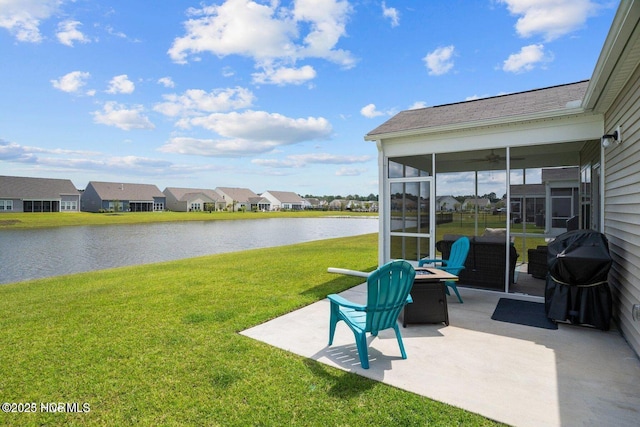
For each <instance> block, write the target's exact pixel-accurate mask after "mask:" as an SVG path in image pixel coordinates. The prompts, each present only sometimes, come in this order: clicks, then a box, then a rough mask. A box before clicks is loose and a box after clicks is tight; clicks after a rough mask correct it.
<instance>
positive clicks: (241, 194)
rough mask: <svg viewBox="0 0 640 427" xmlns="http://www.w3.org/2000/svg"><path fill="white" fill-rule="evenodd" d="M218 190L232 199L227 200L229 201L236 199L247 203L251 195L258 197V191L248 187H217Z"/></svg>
mask: <svg viewBox="0 0 640 427" xmlns="http://www.w3.org/2000/svg"><path fill="white" fill-rule="evenodd" d="M216 191H217V192H218V193H220V194H221V195H226V196H228V197H230V198H231V199H232V200H226V202H227V203H232V202H233V201H234V200H235V201H236V202H239V203H247V202H249V199H250V198H251V197H258V195H257V194H256V193H254V192H253V191H251V190H249V189H248V188H235V187H216Z"/></svg>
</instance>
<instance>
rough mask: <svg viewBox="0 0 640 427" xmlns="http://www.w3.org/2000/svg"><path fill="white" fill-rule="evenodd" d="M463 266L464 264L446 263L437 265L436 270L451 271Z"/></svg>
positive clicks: (463, 267)
mask: <svg viewBox="0 0 640 427" xmlns="http://www.w3.org/2000/svg"><path fill="white" fill-rule="evenodd" d="M464 269H465V266H464V265H448V266H446V267H438V270H443V271H446V272H449V271H452V270H464Z"/></svg>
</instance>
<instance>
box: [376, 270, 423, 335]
mask: <svg viewBox="0 0 640 427" xmlns="http://www.w3.org/2000/svg"><path fill="white" fill-rule="evenodd" d="M415 276H416V272H415V270H414V268H413V266H412V265H411V264H410V263H408V262H407V261H404V260H397V261H391V262H388V263H387V264H385V265H383V266H381V267H379V268H378V269H377V270H376V271H374V272H373V273H371V274H370V275H369V277H368V278H367V310H366V311H367V325H366V330H367V332H371V333H373V334H377V332H378V331H381V330H383V329H387V328H390V327H392V326H393V324H394V323H395V322H396V321H397V319H398V315H399V314H400V310H402V308H403V307H404V306H405V304H406V301H407V296H408V295H409V292H411V287H412V286H413V279H414V278H415Z"/></svg>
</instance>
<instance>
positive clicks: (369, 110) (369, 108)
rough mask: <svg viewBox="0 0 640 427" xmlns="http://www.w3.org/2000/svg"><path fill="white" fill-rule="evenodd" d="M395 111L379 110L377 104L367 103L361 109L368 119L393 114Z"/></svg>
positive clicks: (361, 112)
mask: <svg viewBox="0 0 640 427" xmlns="http://www.w3.org/2000/svg"><path fill="white" fill-rule="evenodd" d="M394 113H395V111H393V110H388V111H379V110H377V109H376V104H367V105H365V106H364V107H362V108H361V109H360V114H362V115H363V116H364V117H366V118H368V119H372V118H374V117H378V116H391V115H393V114H394Z"/></svg>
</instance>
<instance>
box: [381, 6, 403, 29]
mask: <svg viewBox="0 0 640 427" xmlns="http://www.w3.org/2000/svg"><path fill="white" fill-rule="evenodd" d="M382 15H383V16H384V17H385V18H389V20H390V21H391V26H392V27H397V26H398V25H400V12H398V9H396V8H395V7H387V4H386V2H384V1H383V2H382Z"/></svg>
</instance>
